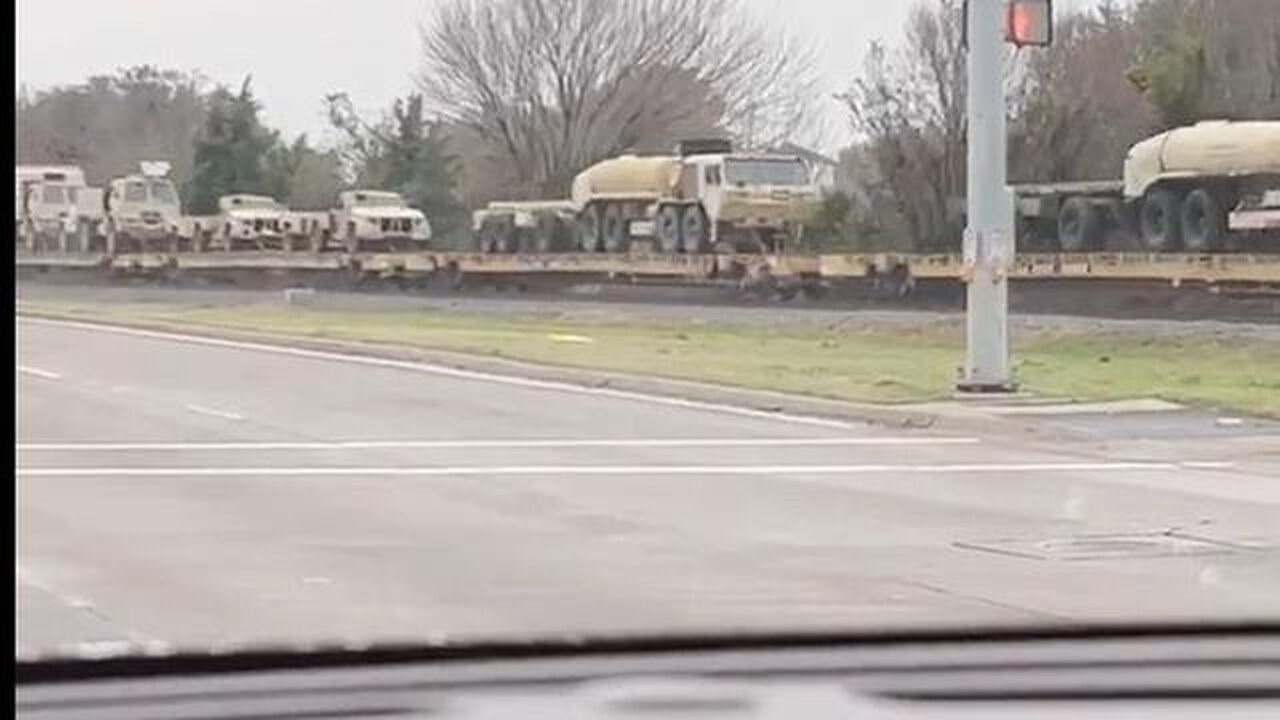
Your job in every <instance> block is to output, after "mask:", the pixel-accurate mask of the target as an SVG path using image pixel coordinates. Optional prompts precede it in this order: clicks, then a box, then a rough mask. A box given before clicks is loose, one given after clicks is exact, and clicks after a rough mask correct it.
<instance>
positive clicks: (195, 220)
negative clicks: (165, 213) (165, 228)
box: [183, 194, 291, 252]
mask: <svg viewBox="0 0 1280 720" xmlns="http://www.w3.org/2000/svg"><path fill="white" fill-rule="evenodd" d="M290 230H291V228H290V227H289V210H288V209H287V208H286V207H285V206H284V205H281V204H280V203H278V202H276V201H275V199H274V198H270V197H266V196H264V195H248V194H236V195H226V196H223V197H221V198H219V199H218V214H217V215H210V216H205V217H198V216H197V217H188V218H184V230H183V236H184V237H186V238H190V239H191V242H192V246H193V249H194V250H195V251H196V252H201V251H203V250H206V249H212V250H224V251H227V252H230V251H233V250H280V249H289V248H288V247H286V242H288V241H289V239H290V232H289V231H290Z"/></svg>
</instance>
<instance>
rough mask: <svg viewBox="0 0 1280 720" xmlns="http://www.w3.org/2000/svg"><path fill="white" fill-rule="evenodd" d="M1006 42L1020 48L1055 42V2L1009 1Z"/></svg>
mask: <svg viewBox="0 0 1280 720" xmlns="http://www.w3.org/2000/svg"><path fill="white" fill-rule="evenodd" d="M1004 37H1005V40H1007V41H1009V42H1011V43H1013V44H1014V45H1017V46H1018V47H1028V46H1030V47H1045V46H1047V45H1049V44H1051V43H1052V42H1053V0H1008V15H1007V17H1006V19H1005V33H1004Z"/></svg>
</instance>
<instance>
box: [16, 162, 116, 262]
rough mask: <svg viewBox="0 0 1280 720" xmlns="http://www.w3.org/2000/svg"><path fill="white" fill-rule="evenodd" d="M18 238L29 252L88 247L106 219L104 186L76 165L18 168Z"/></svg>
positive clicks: (71, 249)
mask: <svg viewBox="0 0 1280 720" xmlns="http://www.w3.org/2000/svg"><path fill="white" fill-rule="evenodd" d="M15 185H16V193H15V197H14V208H15V210H16V225H15V234H14V236H15V238H16V239H17V241H18V243H19V244H20V245H21V246H22V247H23V248H24V249H26V251H28V252H42V251H49V250H54V251H58V252H70V251H77V250H78V251H87V250H88V249H89V247H90V242H91V240H92V238H93V235H94V234H95V232H96V229H97V225H98V223H99V222H101V220H102V190H101V189H100V188H91V187H89V186H88V184H87V183H86V182H85V176H84V171H83V170H81V169H80V168H78V167H74V166H52V165H51V166H33V165H25V166H18V167H17V168H16V183H15Z"/></svg>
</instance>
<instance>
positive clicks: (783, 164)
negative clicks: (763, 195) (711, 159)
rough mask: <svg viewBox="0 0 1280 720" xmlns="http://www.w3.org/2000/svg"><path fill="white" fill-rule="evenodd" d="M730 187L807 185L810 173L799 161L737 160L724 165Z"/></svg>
mask: <svg viewBox="0 0 1280 720" xmlns="http://www.w3.org/2000/svg"><path fill="white" fill-rule="evenodd" d="M724 168H725V177H726V178H727V179H728V182H729V184H730V185H805V184H807V183H808V182H809V171H808V169H807V168H805V166H804V163H803V162H801V161H799V160H791V159H781V160H735V159H732V158H730V159H728V160H726V161H725V163H724Z"/></svg>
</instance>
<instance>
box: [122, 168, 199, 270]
mask: <svg viewBox="0 0 1280 720" xmlns="http://www.w3.org/2000/svg"><path fill="white" fill-rule="evenodd" d="M169 171H170V165H169V163H166V162H142V163H140V164H139V172H138V173H136V174H133V175H127V176H125V177H122V178H117V179H115V180H112V181H111V183H110V185H108V187H107V193H106V198H105V203H104V211H105V215H106V220H105V222H104V227H103V235H104V237H105V240H106V249H107V252H108V253H109V254H112V255H114V254H116V253H120V252H129V251H137V252H148V251H154V250H170V251H172V250H177V249H178V246H179V243H180V240H181V234H182V205H181V201H180V200H179V198H178V189H177V188H176V187H174V184H173V181H172V180H170V179H169Z"/></svg>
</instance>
